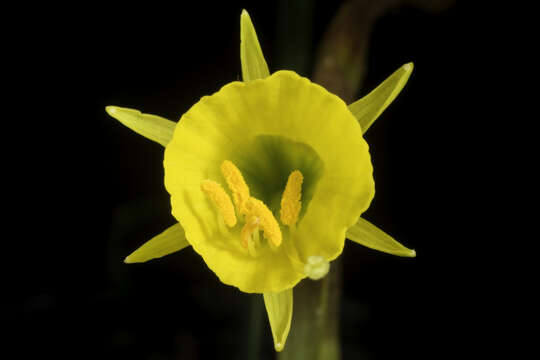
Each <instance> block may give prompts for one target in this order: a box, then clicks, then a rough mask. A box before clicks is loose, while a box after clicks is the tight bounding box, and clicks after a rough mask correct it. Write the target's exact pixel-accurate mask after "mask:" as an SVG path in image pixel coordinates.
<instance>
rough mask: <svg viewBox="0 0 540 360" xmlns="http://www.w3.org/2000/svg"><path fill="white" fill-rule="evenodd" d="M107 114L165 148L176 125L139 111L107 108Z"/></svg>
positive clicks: (114, 107) (115, 107)
mask: <svg viewBox="0 0 540 360" xmlns="http://www.w3.org/2000/svg"><path fill="white" fill-rule="evenodd" d="M105 110H106V111H107V113H108V114H109V115H110V116H112V117H113V118H115V119H116V120H118V121H120V122H121V123H122V124H124V125H125V126H127V127H128V128H130V129H131V130H133V131H135V132H136V133H138V134H140V135H142V136H144V137H145V138H148V139H150V140H152V141H155V142H157V143H159V144H161V145H162V146H167V144H168V143H169V141H171V138H172V134H173V132H174V127H175V126H176V123H175V122H173V121H170V120H167V119H164V118H162V117H160V116H156V115H151V114H143V113H141V112H140V111H139V110H135V109H128V108H121V107H118V106H107V107H106V108H105Z"/></svg>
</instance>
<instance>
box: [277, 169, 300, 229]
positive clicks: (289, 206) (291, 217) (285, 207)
mask: <svg viewBox="0 0 540 360" xmlns="http://www.w3.org/2000/svg"><path fill="white" fill-rule="evenodd" d="M303 181H304V176H303V175H302V173H301V172H300V171H299V170H294V171H293V172H292V173H291V174H290V175H289V179H288V180H287V185H286V186H285V191H283V196H282V197H281V211H280V217H281V222H282V223H283V224H284V225H288V226H293V225H294V224H296V222H297V221H298V215H299V214H300V209H301V208H302V201H300V199H301V197H302V182H303Z"/></svg>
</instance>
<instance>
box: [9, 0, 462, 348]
mask: <svg viewBox="0 0 540 360" xmlns="http://www.w3.org/2000/svg"><path fill="white" fill-rule="evenodd" d="M286 3H287V2H285V1H282V2H279V1H276V2H273V1H266V2H252V3H250V2H246V1H227V2H220V3H216V4H214V3H211V2H206V1H199V2H184V3H178V4H175V6H172V5H162V4H160V3H158V2H151V3H146V4H143V5H136V4H134V3H132V4H123V5H119V4H118V5H111V4H108V5H96V4H92V3H88V4H78V5H77V6H74V5H73V6H62V7H61V6H57V7H55V6H53V5H47V7H43V8H36V7H32V8H29V9H18V10H17V11H15V10H14V11H13V12H7V13H6V17H9V16H12V17H14V18H16V19H18V20H20V21H16V22H15V24H14V25H13V26H12V27H11V31H12V34H16V35H17V36H15V35H13V36H8V39H7V46H8V48H9V49H10V51H9V52H7V54H8V55H6V57H7V58H8V60H10V63H9V66H6V67H5V77H6V78H7V83H5V87H6V88H8V89H9V92H10V96H9V97H8V98H7V99H8V100H9V104H8V106H7V107H6V111H5V113H4V115H5V117H6V119H8V120H6V121H8V122H9V123H10V124H12V125H14V127H13V130H12V131H11V129H10V131H8V132H7V133H6V134H5V136H6V140H9V141H14V142H15V143H17V146H12V147H10V148H9V150H8V152H5V154H6V156H5V161H6V162H8V164H7V165H9V166H10V168H12V169H14V171H13V173H11V174H12V176H6V178H7V180H8V181H10V185H13V188H15V187H16V188H17V189H20V190H18V191H17V192H16V194H9V192H10V191H9V189H11V188H10V187H9V186H8V187H6V192H7V193H8V194H7V195H8V196H9V197H10V198H12V196H13V198H14V199H15V201H14V202H13V204H12V205H10V213H11V215H15V216H13V217H8V218H7V220H8V222H9V223H8V224H7V226H9V227H10V228H15V235H10V236H9V237H6V240H5V242H6V243H7V244H8V247H7V248H6V249H5V252H4V257H5V259H4V262H3V264H2V266H3V267H4V269H2V271H3V274H4V278H5V280H4V284H3V288H4V290H5V291H4V292H3V296H2V299H1V306H2V307H1V311H2V314H3V315H2V318H4V319H7V322H5V324H7V325H6V328H7V330H8V332H9V336H8V337H7V339H8V343H9V344H11V345H14V346H15V347H16V348H17V349H18V350H17V351H18V352H19V354H20V358H26V357H28V356H30V355H34V356H49V355H50V356H54V357H56V358H64V357H65V358H67V357H69V358H78V359H86V358H93V359H95V358H100V359H103V358H109V357H116V358H121V359H123V358H130V359H215V358H218V359H220V358H230V359H244V358H248V356H253V355H254V354H255V356H256V357H255V358H260V359H272V358H273V346H272V340H271V335H270V330H269V326H268V325H267V323H266V319H265V318H264V313H263V312H261V309H262V299H261V298H260V297H258V296H255V295H248V294H244V293H241V292H239V291H238V290H236V289H235V288H232V287H228V286H225V285H223V284H221V283H220V282H219V281H218V279H217V278H216V276H215V275H214V274H213V273H212V272H211V271H210V270H209V269H208V268H207V267H206V265H205V264H204V262H203V261H202V259H201V258H200V257H199V256H198V255H196V254H195V253H194V252H193V251H192V250H191V249H186V250H184V251H182V252H179V253H176V254H173V255H170V256H167V257H165V258H163V259H161V260H157V261H151V262H149V263H146V264H135V265H125V264H123V263H122V260H123V259H124V257H125V256H126V255H128V254H129V253H130V252H131V251H133V250H134V249H136V248H137V247H138V246H139V245H141V244H142V243H144V241H145V240H147V239H149V238H150V237H152V236H153V235H155V234H157V233H159V232H160V231H162V230H163V229H165V228H166V227H168V226H170V225H171V224H173V222H174V219H173V218H172V216H171V215H170V213H169V212H170V205H169V198H168V195H167V193H166V191H165V189H164V187H163V182H162V181H163V167H162V157H163V149H162V148H161V146H159V145H158V144H156V143H153V142H151V141H148V140H147V139H145V138H143V137H141V136H139V135H137V134H135V133H133V132H132V131H131V130H129V129H127V128H125V127H123V126H122V125H121V124H120V123H118V122H117V121H115V120H113V119H112V118H110V117H108V116H107V114H106V113H105V111H104V107H105V106H106V105H118V106H124V107H131V108H136V109H139V110H142V111H144V112H147V113H152V114H157V115H161V116H163V117H166V118H169V119H172V120H177V119H178V118H179V117H180V116H181V115H182V113H183V112H185V111H186V110H187V109H188V108H189V107H190V106H191V105H192V104H194V103H195V102H197V101H198V99H199V98H200V97H201V96H203V95H208V94H211V93H213V92H215V91H217V90H218V89H219V88H220V87H221V86H223V85H224V84H226V83H228V82H230V81H234V80H238V79H240V77H241V69H240V59H239V18H240V12H241V10H242V8H246V9H247V10H248V11H249V12H250V15H251V18H252V20H253V22H254V24H255V27H256V29H257V32H258V35H259V39H260V41H261V45H262V48H263V52H264V54H265V56H266V59H267V62H268V63H269V66H270V69H271V71H275V70H277V69H278V68H289V67H290V65H288V64H287V63H286V61H287V57H286V56H283V53H282V49H285V48H286V45H284V44H283V41H286V36H285V37H283V36H282V35H280V34H283V27H285V29H286V26H291V25H290V24H289V25H287V24H286V23H285V24H284V23H280V26H281V27H282V28H281V31H279V30H278V28H277V24H278V21H277V19H279V18H281V17H280V14H282V13H283V11H287V9H286V7H287V5H285V4H286ZM341 3H342V2H340V1H335V2H334V1H320V2H315V5H314V6H313V15H312V16H313V23H312V25H311V29H312V41H311V43H310V44H309V46H307V49H308V50H309V53H308V54H307V57H308V59H310V60H308V63H307V69H310V68H311V67H312V65H313V57H314V55H315V50H316V44H317V42H318V41H319V40H320V39H321V37H322V35H323V33H324V30H325V28H326V27H327V26H328V24H329V22H330V20H331V19H332V17H333V15H334V14H335V12H336V11H337V9H338V8H339V6H340V4H341ZM23 28H24V30H25V31H24V32H23V31H22V29H23ZM458 28H459V25H458V20H457V9H456V6H455V5H449V6H448V7H447V8H446V9H442V10H439V11H434V10H433V9H429V8H427V7H425V6H419V5H418V4H415V3H414V2H409V3H405V4H403V5H400V6H396V7H395V8H394V9H393V10H392V11H389V12H387V13H386V14H385V15H384V16H382V17H380V18H379V19H378V20H377V21H376V23H375V25H374V28H373V33H372V37H371V45H370V52H369V62H368V70H369V71H368V73H367V77H366V79H365V82H364V87H363V90H362V91H360V93H359V96H361V95H363V94H365V93H367V91H369V89H372V88H373V87H374V86H376V85H377V84H378V83H379V82H381V81H382V80H384V79H385V78H386V77H387V76H388V75H390V74H391V73H392V72H393V71H394V70H396V69H397V68H398V67H399V66H401V65H402V64H404V63H406V62H409V61H413V62H414V63H415V70H414V73H413V75H412V77H411V79H410V80H409V83H408V84H407V86H406V87H405V89H404V91H403V92H402V93H401V95H400V96H399V97H398V98H397V99H396V100H395V102H394V103H393V104H392V105H391V106H390V107H389V108H388V109H387V110H386V112H385V113H384V114H383V115H382V116H381V117H380V118H379V120H378V121H377V122H376V123H375V125H374V126H373V127H372V128H371V129H370V130H369V132H368V133H367V135H366V138H367V141H368V142H369V144H370V149H371V154H372V159H373V164H374V168H375V174H374V176H375V181H376V188H377V193H376V196H375V199H374V201H373V203H372V205H371V207H370V209H369V210H368V211H367V213H366V214H365V217H366V218H367V219H368V220H370V221H372V222H373V223H375V224H377V225H378V226H379V227H381V228H382V229H384V230H385V231H387V232H388V233H389V234H391V235H393V236H394V237H395V238H396V239H398V240H399V241H400V242H402V243H403V244H404V245H406V246H408V247H410V248H414V249H416V251H417V254H418V257H417V258H415V259H408V258H399V257H394V256H390V255H387V254H383V253H379V252H375V251H372V250H370V249H367V248H363V247H361V246H359V245H357V244H354V243H347V245H346V247H345V251H344V253H343V255H342V256H343V261H344V278H343V296H342V311H341V334H342V350H343V358H344V359H392V358H398V357H399V358H406V359H409V358H410V359H412V358H418V357H436V358H441V357H442V358H444V357H446V355H448V354H449V353H450V352H451V350H452V349H456V348H459V347H461V346H464V345H465V344H466V343H467V342H468V339H467V337H466V336H465V335H464V333H463V332H461V331H457V330H455V328H454V325H456V322H457V317H456V315H458V312H459V310H458V309H459V304H460V303H461V302H462V301H463V299H464V298H466V295H465V292H463V291H459V290H458V291H456V289H459V287H460V284H459V276H458V275H459V273H460V272H461V270H460V264H456V261H455V260H454V254H455V252H458V251H460V247H463V246H464V245H463V243H464V241H466V239H462V240H461V242H460V243H459V245H458V244H457V243H456V234H455V226H454V225H455V223H456V222H457V221H459V220H456V219H459V210H458V209H459V206H460V205H461V202H462V201H463V200H462V196H463V193H462V188H463V186H464V184H463V182H464V181H465V180H463V178H462V177H460V176H459V173H460V171H462V169H461V164H460V159H459V152H458V151H457V150H456V143H459V142H460V139H459V134H456V132H455V131H453V130H454V129H453V126H454V123H455V119H456V118H455V114H456V112H457V111H456V110H455V104H456V101H457V99H456V92H457V90H458V86H459V85H460V84H459V83H458V80H457V78H456V77H457V74H458V73H459V68H458V65H457V58H458V57H459V53H460V48H459V47H460V44H459V43H458V41H457V32H458ZM285 33H287V31H285ZM7 34H8V35H9V33H7ZM280 51H281V54H280ZM274 59H276V60H274ZM276 64H279V67H278V65H276ZM293 69H294V68H293ZM303 75H310V71H309V70H307V71H304V72H303ZM456 137H457V138H456ZM12 218H16V219H17V220H13V221H11V220H10V219H12ZM257 323H258V324H260V326H259V327H256V326H255V325H252V324H257ZM254 326H255V328H256V329H258V331H253V330H252V329H253V328H254ZM292 331H294V327H293V328H292ZM257 346H259V350H256V349H257ZM22 354H24V356H23V355H22Z"/></svg>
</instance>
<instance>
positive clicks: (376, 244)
mask: <svg viewBox="0 0 540 360" xmlns="http://www.w3.org/2000/svg"><path fill="white" fill-rule="evenodd" d="M347 238H348V239H350V240H352V241H354V242H357V243H358V244H360V245H364V246H366V247H368V248H371V249H374V250H379V251H382V252H385V253H388V254H392V255H397V256H405V257H415V256H416V251H414V250H411V249H407V248H406V247H405V246H403V245H401V244H400V243H399V242H397V241H396V240H394V239H393V238H392V237H391V236H390V235H388V234H387V233H385V232H384V231H382V230H381V229H379V228H378V227H376V226H375V225H373V224H372V223H370V222H369V221H367V220H364V219H362V218H360V219H358V222H357V223H356V225H354V226H352V227H350V228H349V229H348V230H347Z"/></svg>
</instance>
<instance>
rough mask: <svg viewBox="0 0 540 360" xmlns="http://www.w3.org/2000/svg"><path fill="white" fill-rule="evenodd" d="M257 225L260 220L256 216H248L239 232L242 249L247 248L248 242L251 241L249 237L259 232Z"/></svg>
mask: <svg viewBox="0 0 540 360" xmlns="http://www.w3.org/2000/svg"><path fill="white" fill-rule="evenodd" d="M259 224H260V219H259V218H258V217H256V216H250V217H249V218H248V219H247V221H246V223H245V224H244V227H243V228H242V231H241V232H240V239H241V240H242V246H243V247H244V248H246V249H247V248H248V244H249V240H250V239H251V235H252V234H253V233H254V232H258V231H259Z"/></svg>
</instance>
